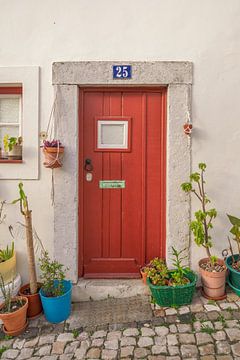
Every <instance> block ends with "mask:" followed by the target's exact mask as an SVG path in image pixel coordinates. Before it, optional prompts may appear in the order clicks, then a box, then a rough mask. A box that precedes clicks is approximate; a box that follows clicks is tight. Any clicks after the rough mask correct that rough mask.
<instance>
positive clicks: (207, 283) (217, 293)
mask: <svg viewBox="0 0 240 360" xmlns="http://www.w3.org/2000/svg"><path fill="white" fill-rule="evenodd" d="M207 261H209V259H208V258H204V259H201V260H200V261H199V263H198V264H199V271H200V274H201V278H202V285H203V291H204V294H203V295H206V297H207V298H209V299H212V300H219V299H221V298H223V297H224V296H225V283H226V272H227V269H226V267H225V270H224V271H221V272H211V271H206V270H204V269H202V268H201V264H204V263H206V262H207ZM217 262H218V264H220V265H225V263H224V260H222V259H218V260H217Z"/></svg>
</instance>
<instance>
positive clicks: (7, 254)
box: [0, 242, 14, 262]
mask: <svg viewBox="0 0 240 360" xmlns="http://www.w3.org/2000/svg"><path fill="white" fill-rule="evenodd" d="M13 254H14V242H12V245H11V247H8V245H7V247H6V249H0V262H3V261H7V260H9V259H11V258H12V257H13Z"/></svg>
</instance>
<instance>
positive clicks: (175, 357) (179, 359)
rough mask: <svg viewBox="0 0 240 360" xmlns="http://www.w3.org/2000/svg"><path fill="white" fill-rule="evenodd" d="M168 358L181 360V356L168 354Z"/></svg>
mask: <svg viewBox="0 0 240 360" xmlns="http://www.w3.org/2000/svg"><path fill="white" fill-rule="evenodd" d="M166 360H181V358H180V356H166Z"/></svg>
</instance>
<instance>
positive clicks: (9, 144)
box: [3, 134, 22, 160]
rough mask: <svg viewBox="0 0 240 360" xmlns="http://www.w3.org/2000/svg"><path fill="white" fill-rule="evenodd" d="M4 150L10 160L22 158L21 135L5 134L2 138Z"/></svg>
mask: <svg viewBox="0 0 240 360" xmlns="http://www.w3.org/2000/svg"><path fill="white" fill-rule="evenodd" d="M3 145H4V151H5V153H6V154H7V157H8V158H9V159H11V160H21V159H22V137H21V136H19V137H13V136H12V137H9V135H7V134H6V135H5V136H4V138H3Z"/></svg>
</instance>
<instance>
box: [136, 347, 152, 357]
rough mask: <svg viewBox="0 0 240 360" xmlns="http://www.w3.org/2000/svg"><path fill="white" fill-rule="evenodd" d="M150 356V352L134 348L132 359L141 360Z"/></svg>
mask: <svg viewBox="0 0 240 360" xmlns="http://www.w3.org/2000/svg"><path fill="white" fill-rule="evenodd" d="M149 354H150V350H148V349H145V348H136V349H135V350H134V359H135V358H136V359H143V358H145V357H146V356H148V355H149Z"/></svg>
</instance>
